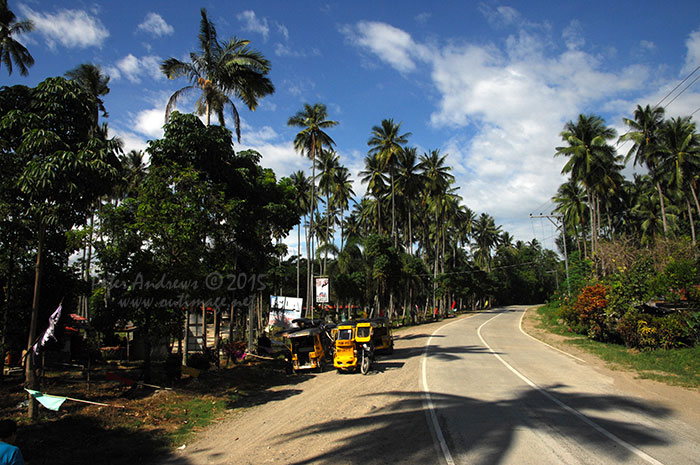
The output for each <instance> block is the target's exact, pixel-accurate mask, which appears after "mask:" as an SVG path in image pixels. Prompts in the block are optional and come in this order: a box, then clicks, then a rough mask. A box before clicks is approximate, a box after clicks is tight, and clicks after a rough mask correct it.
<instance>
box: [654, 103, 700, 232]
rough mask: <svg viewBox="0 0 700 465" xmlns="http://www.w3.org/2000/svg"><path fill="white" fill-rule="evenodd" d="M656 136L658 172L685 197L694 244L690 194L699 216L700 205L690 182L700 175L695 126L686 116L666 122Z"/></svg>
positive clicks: (698, 148) (699, 146)
mask: <svg viewBox="0 0 700 465" xmlns="http://www.w3.org/2000/svg"><path fill="white" fill-rule="evenodd" d="M659 135H660V142H661V145H660V147H659V151H660V152H661V157H660V158H661V161H660V163H659V166H658V171H659V173H660V174H661V176H663V177H664V178H666V179H667V180H668V181H669V185H670V186H671V187H673V188H675V189H676V190H677V192H678V193H680V194H681V195H682V196H683V197H684V200H685V201H686V204H687V207H688V212H689V214H688V217H689V221H690V228H691V232H692V236H693V242H695V225H694V224H693V220H692V209H691V208H690V198H689V194H692V197H693V198H694V200H695V206H696V208H697V211H698V212H700V204H698V197H697V194H696V192H695V187H694V185H693V182H692V181H693V180H694V179H695V178H696V177H697V174H698V172H699V171H700V136H699V135H698V134H697V133H696V125H695V122H693V121H691V119H690V117H689V116H686V117H678V118H672V119H671V120H669V121H666V122H665V123H664V124H663V125H662V126H661V130H660V134H659Z"/></svg>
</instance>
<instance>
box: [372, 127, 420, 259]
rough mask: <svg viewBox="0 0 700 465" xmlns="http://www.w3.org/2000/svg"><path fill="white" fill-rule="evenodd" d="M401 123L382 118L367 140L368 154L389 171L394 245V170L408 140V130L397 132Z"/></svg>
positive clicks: (395, 240)
mask: <svg viewBox="0 0 700 465" xmlns="http://www.w3.org/2000/svg"><path fill="white" fill-rule="evenodd" d="M400 129H401V123H395V122H394V120H393V118H392V119H385V120H382V124H381V126H373V127H372V136H371V137H370V139H369V140H368V141H367V145H369V146H370V149H369V152H368V153H369V154H370V155H377V157H378V159H379V161H380V163H381V164H382V167H383V169H384V170H386V171H389V177H390V180H391V181H390V182H391V235H392V237H393V238H394V247H396V245H397V236H396V215H395V207H394V171H395V169H396V163H397V160H398V157H399V154H400V153H401V151H402V150H403V147H402V146H403V145H404V144H406V142H408V137H409V136H410V135H411V133H410V132H407V133H405V134H399V131H400Z"/></svg>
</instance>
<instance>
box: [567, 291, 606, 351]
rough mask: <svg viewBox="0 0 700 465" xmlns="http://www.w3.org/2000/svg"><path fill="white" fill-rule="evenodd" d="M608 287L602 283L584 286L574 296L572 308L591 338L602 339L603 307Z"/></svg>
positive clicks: (603, 329)
mask: <svg viewBox="0 0 700 465" xmlns="http://www.w3.org/2000/svg"><path fill="white" fill-rule="evenodd" d="M608 289H609V288H608V287H607V286H605V285H603V284H594V285H593V286H586V287H584V288H583V289H582V290H581V293H580V294H579V295H578V297H577V298H576V303H574V310H575V311H576V314H577V316H578V321H579V324H580V325H581V328H582V329H584V330H585V331H586V333H587V334H588V336H589V337H590V338H592V339H597V340H602V339H603V337H604V334H605V319H606V313H605V308H606V306H607V304H608V301H607V293H608Z"/></svg>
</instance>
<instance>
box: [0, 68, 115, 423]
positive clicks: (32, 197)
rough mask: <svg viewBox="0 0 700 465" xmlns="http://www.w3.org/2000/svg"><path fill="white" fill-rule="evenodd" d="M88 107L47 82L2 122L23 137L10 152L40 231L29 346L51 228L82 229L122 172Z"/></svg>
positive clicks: (64, 85) (76, 90) (56, 81)
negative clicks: (15, 158)
mask: <svg viewBox="0 0 700 465" xmlns="http://www.w3.org/2000/svg"><path fill="white" fill-rule="evenodd" d="M89 102H90V96H89V95H88V94H87V92H86V91H85V90H84V89H83V88H82V87H81V86H80V85H79V84H77V83H75V82H72V81H67V80H65V79H63V78H49V79H46V80H45V81H43V82H42V83H40V84H39V85H38V86H37V87H36V88H35V89H32V90H31V100H30V102H29V104H28V106H27V107H26V108H23V109H18V110H14V111H10V112H9V113H7V114H5V115H4V116H3V118H2V120H1V121H0V131H2V132H3V133H4V132H5V131H8V132H9V133H10V134H20V133H21V136H19V138H17V139H14V140H13V141H12V142H13V146H12V147H11V148H10V149H9V150H10V151H14V153H15V155H16V156H19V157H21V158H22V159H23V161H24V163H25V165H24V169H23V170H22V172H21V173H20V175H19V179H18V180H17V183H18V185H19V187H20V191H21V192H22V193H23V194H24V195H26V196H27V200H28V202H29V205H30V208H29V211H28V212H27V213H28V215H30V217H31V218H32V221H33V222H34V224H35V225H36V227H37V230H38V237H37V240H36V251H37V252H36V267H35V292H34V297H33V303H32V314H31V315H32V317H31V323H30V328H29V340H28V347H31V346H32V345H33V343H34V339H35V338H36V334H37V326H38V317H39V309H40V306H41V302H40V291H41V287H42V266H43V261H44V256H45V254H46V250H45V245H46V232H47V228H49V227H51V228H57V229H59V230H68V229H70V228H71V227H72V226H73V225H75V224H81V223H82V222H83V221H84V220H85V216H86V214H87V213H88V212H89V211H90V209H91V207H92V205H93V204H94V202H95V201H96V199H98V198H99V197H101V196H102V195H105V194H106V193H108V192H109V191H110V189H111V187H112V185H113V183H114V182H115V181H116V176H117V173H118V168H119V160H118V158H117V151H118V150H119V144H118V143H117V142H116V141H114V140H105V139H104V138H103V137H94V136H93V131H92V129H93V126H92V124H91V123H92V122H91V121H90V120H89V119H86V118H85V117H84V115H85V114H90V111H91V109H90V107H89ZM20 128H21V132H20ZM3 139H4V137H3ZM26 368H27V369H26V378H27V384H28V386H30V387H32V388H33V389H34V388H36V387H37V379H36V375H35V373H34V369H33V358H32V357H29V358H28V361H27V367H26ZM30 405H31V408H30V416H31V417H32V418H36V414H37V412H36V404H35V402H34V401H32V402H30Z"/></svg>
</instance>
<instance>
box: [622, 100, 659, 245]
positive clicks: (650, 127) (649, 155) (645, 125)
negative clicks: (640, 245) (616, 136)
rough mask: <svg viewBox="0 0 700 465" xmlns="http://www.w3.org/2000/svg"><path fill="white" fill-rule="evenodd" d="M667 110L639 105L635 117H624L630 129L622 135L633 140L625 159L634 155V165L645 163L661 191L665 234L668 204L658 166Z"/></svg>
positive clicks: (624, 139)
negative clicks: (662, 129)
mask: <svg viewBox="0 0 700 465" xmlns="http://www.w3.org/2000/svg"><path fill="white" fill-rule="evenodd" d="M664 114H665V110H664V108H663V107H659V106H655V107H650V106H649V105H647V106H646V107H644V108H642V106H641V105H637V108H636V110H634V119H629V118H623V122H624V123H625V124H626V125H627V126H629V128H630V130H629V131H628V132H627V133H625V134H623V135H622V136H620V142H626V141H628V140H631V141H632V142H633V145H632V147H631V148H630V150H629V152H627V157H626V159H625V161H628V160H629V159H630V158H632V156H634V166H636V165H645V166H646V167H647V169H648V170H649V173H650V174H651V177H652V179H653V180H654V183H655V184H656V190H657V191H658V192H659V196H658V197H659V202H660V204H661V218H662V220H663V230H664V234H667V233H668V221H667V218H666V205H665V204H664V194H663V192H662V191H661V179H660V177H659V171H658V167H659V164H660V163H661V157H662V153H661V151H660V150H659V145H660V141H659V137H660V135H659V132H660V130H661V127H662V126H663V124H664Z"/></svg>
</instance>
